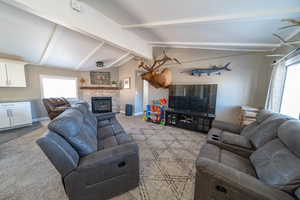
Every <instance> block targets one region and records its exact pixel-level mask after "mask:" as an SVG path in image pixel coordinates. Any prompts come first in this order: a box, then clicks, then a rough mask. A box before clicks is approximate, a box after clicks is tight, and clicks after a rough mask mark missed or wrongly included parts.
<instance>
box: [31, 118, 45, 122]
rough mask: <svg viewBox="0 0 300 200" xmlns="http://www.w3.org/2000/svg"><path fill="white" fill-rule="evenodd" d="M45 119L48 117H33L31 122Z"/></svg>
mask: <svg viewBox="0 0 300 200" xmlns="http://www.w3.org/2000/svg"><path fill="white" fill-rule="evenodd" d="M45 120H49V117H40V118H35V119H32V122H40V121H45Z"/></svg>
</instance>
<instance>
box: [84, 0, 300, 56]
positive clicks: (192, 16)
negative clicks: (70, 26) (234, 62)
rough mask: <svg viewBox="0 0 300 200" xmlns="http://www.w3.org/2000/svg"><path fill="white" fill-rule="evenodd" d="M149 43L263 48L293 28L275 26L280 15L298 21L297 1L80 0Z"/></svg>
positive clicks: (299, 4) (269, 47)
mask: <svg viewBox="0 0 300 200" xmlns="http://www.w3.org/2000/svg"><path fill="white" fill-rule="evenodd" d="M81 1H82V2H85V3H87V4H89V5H90V6H92V7H94V8H96V9H97V10H99V11H100V12H101V13H103V14H104V15H106V16H107V17H109V18H111V19H113V20H114V21H116V22H117V23H119V24H120V25H122V26H123V28H124V29H126V30H129V31H132V32H134V33H136V34H137V35H138V36H140V37H141V38H142V39H144V40H146V41H148V42H149V44H152V45H154V46H170V47H185V48H204V49H205V48H207V49H224V50H246V51H261V50H263V51H266V50H272V49H274V48H276V47H278V45H279V41H278V40H276V39H274V37H272V33H279V34H280V35H281V36H282V37H283V38H286V39H290V38H291V37H292V36H293V35H295V34H296V33H297V32H298V31H299V28H291V29H289V30H285V31H279V30H278V29H279V28H280V27H282V26H284V25H287V23H286V22H282V21H281V19H283V18H299V19H300V2H299V0H263V1H262V0H251V1H241V0H227V1H220V0H201V1H199V0H163V1H162V0H151V1H149V0H109V1H107V0H81Z"/></svg>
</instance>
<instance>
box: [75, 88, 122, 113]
mask: <svg viewBox="0 0 300 200" xmlns="http://www.w3.org/2000/svg"><path fill="white" fill-rule="evenodd" d="M81 94H82V97H81V98H82V99H83V100H84V101H87V102H88V103H89V104H90V105H91V98H92V97H112V111H113V112H120V91H119V90H89V89H85V90H82V91H81Z"/></svg>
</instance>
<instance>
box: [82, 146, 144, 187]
mask: <svg viewBox="0 0 300 200" xmlns="http://www.w3.org/2000/svg"><path fill="white" fill-rule="evenodd" d="M76 172H78V173H79V174H80V177H81V180H83V181H84V182H85V184H86V185H93V184H96V183H99V182H102V181H105V180H108V179H111V178H113V177H117V176H121V175H123V174H128V173H132V174H136V173H137V174H139V152H138V145H137V144H135V143H127V144H123V145H119V146H116V147H113V148H107V149H104V150H100V151H98V152H95V153H92V154H90V155H87V156H85V157H82V158H81V159H80V162H79V165H78V168H77V169H76Z"/></svg>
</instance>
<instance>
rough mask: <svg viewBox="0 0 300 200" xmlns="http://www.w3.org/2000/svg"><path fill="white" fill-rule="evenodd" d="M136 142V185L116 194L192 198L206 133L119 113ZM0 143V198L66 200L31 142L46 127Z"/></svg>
mask: <svg viewBox="0 0 300 200" xmlns="http://www.w3.org/2000/svg"><path fill="white" fill-rule="evenodd" d="M118 118H119V120H120V122H121V123H122V125H123V126H124V128H125V129H126V131H127V132H128V133H129V134H130V135H131V136H132V137H133V138H134V139H135V141H136V142H137V143H138V145H139V147H140V170H141V171H140V176H141V178H140V185H139V187H138V188H136V189H134V190H132V191H130V192H127V193H125V194H123V195H120V196H117V197H115V198H113V199H114V200H169V199H170V200H181V199H182V200H183V199H184V200H185V199H189V200H191V199H193V193H194V180H195V159H196V156H197V154H198V152H199V149H200V147H201V146H202V145H203V144H204V143H205V137H206V135H205V134H201V133H196V132H192V131H187V130H182V129H177V128H173V127H166V126H160V125H155V124H152V123H148V122H144V121H142V120H141V119H140V118H138V117H130V118H126V117H124V116H119V117H118ZM46 129H47V128H46V127H45V126H43V127H41V128H39V129H37V130H34V131H33V132H32V133H29V134H27V135H25V136H22V137H20V138H17V139H15V140H12V141H10V142H8V143H5V144H1V145H0V200H67V199H68V198H67V196H66V194H65V192H64V189H63V186H62V184H61V178H60V175H59V174H58V172H57V171H56V170H55V168H54V167H53V166H52V164H51V163H50V162H49V161H48V159H47V158H46V156H45V155H44V154H43V152H42V151H41V150H40V149H39V147H38V146H37V145H36V144H35V141H36V139H37V138H39V137H40V136H41V135H42V134H43V133H44V132H45V131H46Z"/></svg>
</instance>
